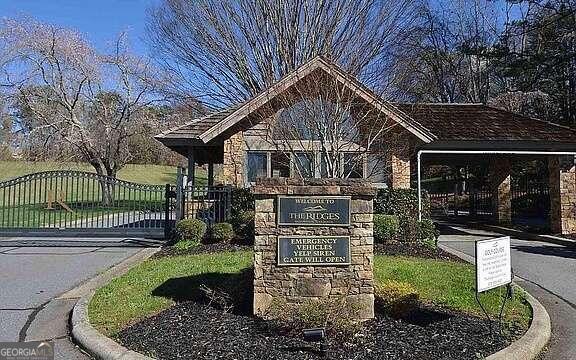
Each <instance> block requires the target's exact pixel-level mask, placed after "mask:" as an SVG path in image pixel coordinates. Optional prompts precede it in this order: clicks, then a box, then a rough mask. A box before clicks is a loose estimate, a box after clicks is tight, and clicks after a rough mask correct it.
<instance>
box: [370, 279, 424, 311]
mask: <svg viewBox="0 0 576 360" xmlns="http://www.w3.org/2000/svg"><path fill="white" fill-rule="evenodd" d="M374 292H375V305H376V307H377V309H379V310H380V311H382V312H384V313H386V314H388V315H390V316H392V317H393V318H396V319H398V318H402V317H404V316H406V315H408V314H409V313H410V312H411V311H413V310H414V309H416V308H417V307H418V304H419V299H420V297H419V295H418V291H417V290H416V288H415V287H414V286H412V285H411V284H409V283H405V282H400V281H393V280H390V281H388V282H386V283H385V284H384V285H378V286H376V288H375V289H374Z"/></svg>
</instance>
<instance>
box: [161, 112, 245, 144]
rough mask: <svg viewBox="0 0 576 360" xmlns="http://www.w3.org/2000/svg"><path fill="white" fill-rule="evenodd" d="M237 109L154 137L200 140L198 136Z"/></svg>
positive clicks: (209, 115) (206, 116)
mask: <svg viewBox="0 0 576 360" xmlns="http://www.w3.org/2000/svg"><path fill="white" fill-rule="evenodd" d="M236 109H237V107H232V108H229V109H226V110H221V111H217V112H214V113H211V114H208V115H205V116H203V117H201V118H197V119H193V120H190V121H187V122H186V123H184V124H183V125H179V126H177V127H174V128H171V129H168V130H166V131H164V132H162V133H160V134H158V135H156V136H155V138H156V139H158V140H160V139H170V138H172V139H200V136H201V135H202V134H204V133H205V132H206V131H208V130H209V129H210V128H212V127H213V126H214V125H217V124H219V123H220V122H221V121H222V120H224V119H225V118H226V117H227V116H228V115H230V114H232V113H233V112H234V111H235V110H236Z"/></svg>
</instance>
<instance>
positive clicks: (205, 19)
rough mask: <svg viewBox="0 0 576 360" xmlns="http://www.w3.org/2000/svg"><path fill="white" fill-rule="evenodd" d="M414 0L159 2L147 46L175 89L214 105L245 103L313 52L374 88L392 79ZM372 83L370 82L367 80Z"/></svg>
mask: <svg viewBox="0 0 576 360" xmlns="http://www.w3.org/2000/svg"><path fill="white" fill-rule="evenodd" d="M418 5H419V1H418V0H358V1H348V0H304V1H282V0H272V1H269V0H256V1H254V0H239V1H235V0H197V1H187V0H163V1H162V2H161V3H160V5H158V6H157V7H155V8H153V9H151V11H150V16H149V31H148V34H149V37H150V44H151V45H152V47H153V49H154V50H155V51H156V52H157V55H158V56H157V57H158V59H159V60H160V61H161V62H162V63H163V64H164V66H165V67H166V68H167V69H169V70H170V72H171V73H172V74H173V75H174V77H175V78H178V79H179V80H180V81H178V82H175V83H174V84H175V86H174V87H173V88H172V91H173V92H174V93H180V94H184V95H188V96H189V95H193V96H194V97H196V98H197V99H199V100H201V101H203V102H205V103H206V104H208V105H210V106H213V107H220V106H227V105H230V104H235V103H239V102H243V101H245V100H247V99H249V98H251V97H252V96H254V95H255V94H258V93H260V92H261V91H263V90H264V89H266V88H267V87H269V86H270V85H272V84H273V83H275V82H276V81H277V80H278V79H280V78H281V77H283V76H284V75H286V74H287V73H289V72H291V71H292V70H294V69H296V68H297V67H299V66H300V65H302V64H303V63H305V62H307V61H308V60H310V59H312V58H313V57H315V56H317V55H325V56H326V57H328V58H330V59H332V60H333V61H335V62H337V63H338V64H339V65H341V66H342V67H343V68H344V69H345V70H346V71H348V72H350V73H351V74H353V75H355V76H359V77H360V78H362V80H363V81H364V82H365V83H366V84H367V85H369V86H371V87H373V88H383V87H385V86H387V85H388V84H389V82H390V78H391V77H393V76H396V72H394V71H392V68H391V66H392V65H393V64H394V62H393V61H392V58H393V57H394V55H396V54H397V53H398V52H400V51H404V47H403V45H404V44H405V38H406V37H407V36H409V35H410V30H411V29H412V27H413V24H414V22H415V21H416V15H417V11H416V9H417V8H418ZM369 82H370V83H369Z"/></svg>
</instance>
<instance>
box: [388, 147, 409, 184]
mask: <svg viewBox="0 0 576 360" xmlns="http://www.w3.org/2000/svg"><path fill="white" fill-rule="evenodd" d="M388 159H389V160H388V161H389V164H390V186H391V187H392V189H409V188H410V153H409V151H408V150H407V149H393V150H391V154H390V155H389V157H388Z"/></svg>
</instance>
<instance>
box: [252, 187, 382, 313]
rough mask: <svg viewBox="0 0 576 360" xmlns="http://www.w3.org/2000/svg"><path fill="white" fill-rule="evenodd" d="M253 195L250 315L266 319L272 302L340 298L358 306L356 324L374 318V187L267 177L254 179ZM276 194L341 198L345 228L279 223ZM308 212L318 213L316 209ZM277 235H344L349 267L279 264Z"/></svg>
mask: <svg viewBox="0 0 576 360" xmlns="http://www.w3.org/2000/svg"><path fill="white" fill-rule="evenodd" d="M253 192H254V194H255V199H256V200H255V210H256V211H255V241H254V313H255V314H256V315H260V316H265V315H266V314H267V309H268V308H269V307H270V305H271V304H272V302H273V301H274V300H280V301H285V302H286V303H288V304H294V305H296V306H297V304H299V303H303V302H306V301H315V300H320V299H326V298H332V299H341V298H342V297H343V296H344V297H346V301H347V302H348V303H349V304H354V307H355V308H357V311H358V312H357V319H358V320H366V319H371V318H373V317H374V275H373V261H374V257H373V247H374V237H373V223H372V221H373V215H372V212H373V210H372V209H373V204H372V203H373V198H374V196H375V195H376V189H374V188H373V187H372V186H371V185H370V184H369V183H368V182H365V181H362V180H343V179H286V178H271V179H258V182H257V184H256V185H255V186H254V187H253ZM279 196H298V197H299V201H302V199H313V201H318V199H327V198H326V197H325V196H339V197H346V198H348V199H349V204H350V215H349V216H350V225H343V226H316V225H315V226H309V225H278V222H279V221H277V219H278V214H277V211H278V201H279V200H278V197H279ZM340 200H342V199H340ZM305 201H308V200H305ZM310 201H312V200H310ZM321 201H322V200H321ZM344 201H345V202H346V200H344ZM294 211H296V210H294ZM304 211H308V210H304ZM311 211H312V210H311ZM313 211H314V212H317V211H319V210H318V209H317V208H316V207H315V209H314V210H313ZM320 211H322V210H320ZM279 236H288V237H292V236H293V237H298V236H301V237H303V238H304V239H317V238H320V237H327V238H329V237H331V236H335V237H344V238H346V237H348V236H349V237H350V250H349V260H350V261H349V264H343V265H334V266H333V265H327V264H326V263H324V264H322V265H320V264H315V265H313V266H310V265H298V264H294V265H293V264H291V265H289V266H286V265H285V264H284V265H280V257H279V256H278V251H279V250H278V241H279V240H278V238H279Z"/></svg>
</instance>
